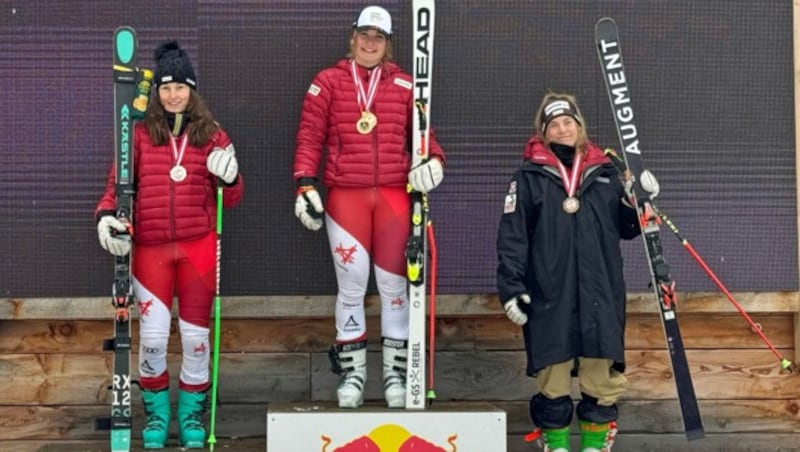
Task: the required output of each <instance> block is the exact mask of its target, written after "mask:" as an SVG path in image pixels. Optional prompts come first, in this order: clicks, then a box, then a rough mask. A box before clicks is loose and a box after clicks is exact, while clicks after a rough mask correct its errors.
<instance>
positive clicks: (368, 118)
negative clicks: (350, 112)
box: [356, 111, 378, 135]
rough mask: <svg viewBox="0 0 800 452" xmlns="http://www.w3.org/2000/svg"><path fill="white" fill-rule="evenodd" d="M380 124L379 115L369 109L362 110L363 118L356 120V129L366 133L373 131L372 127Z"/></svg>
mask: <svg viewBox="0 0 800 452" xmlns="http://www.w3.org/2000/svg"><path fill="white" fill-rule="evenodd" d="M377 124H378V117H377V116H375V115H374V114H372V113H371V112H369V111H362V112H361V118H359V119H358V121H356V129H358V133H360V134H362V135H366V134H368V133H370V132H372V129H374V128H375V126H376V125H377Z"/></svg>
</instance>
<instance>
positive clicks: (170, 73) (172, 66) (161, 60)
mask: <svg viewBox="0 0 800 452" xmlns="http://www.w3.org/2000/svg"><path fill="white" fill-rule="evenodd" d="M154 57H155V60H156V72H155V76H154V77H153V81H154V83H155V86H156V88H157V87H158V86H159V85H163V84H164V83H170V82H178V83H185V84H187V85H189V86H190V87H192V89H197V79H196V78H195V75H194V68H193V67H192V62H191V61H189V55H187V54H186V52H185V51H184V50H183V49H181V48H180V46H178V41H167V42H164V43H162V44H161V45H159V46H158V47H157V48H156V50H155V52H154Z"/></svg>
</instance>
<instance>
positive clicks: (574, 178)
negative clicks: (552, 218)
mask: <svg viewBox="0 0 800 452" xmlns="http://www.w3.org/2000/svg"><path fill="white" fill-rule="evenodd" d="M556 162H557V163H558V172H559V173H560V174H561V181H562V182H563V183H564V191H566V192H567V198H566V199H565V200H564V202H563V203H562V208H563V209H564V212H567V213H570V214H571V213H575V212H577V211H578V209H580V207H581V203H580V201H578V198H576V197H575V193H577V192H578V186H579V185H580V184H581V181H580V173H581V164H582V163H583V154H582V153H578V152H576V153H575V160H574V161H573V162H572V173H568V172H567V168H566V167H565V166H564V164H563V163H561V160H558V159H556Z"/></svg>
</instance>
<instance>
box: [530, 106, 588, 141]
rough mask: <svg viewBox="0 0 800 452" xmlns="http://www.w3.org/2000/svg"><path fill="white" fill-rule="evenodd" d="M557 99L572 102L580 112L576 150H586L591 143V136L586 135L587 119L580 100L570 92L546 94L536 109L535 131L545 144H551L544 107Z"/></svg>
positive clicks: (577, 119)
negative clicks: (547, 132)
mask: <svg viewBox="0 0 800 452" xmlns="http://www.w3.org/2000/svg"><path fill="white" fill-rule="evenodd" d="M556 100H565V101H567V102H569V103H570V104H572V106H573V107H574V108H575V112H577V114H578V118H576V122H577V123H578V141H577V142H576V143H575V151H576V152H585V151H586V146H587V145H588V143H589V138H588V137H587V136H586V126H585V123H586V122H585V121H586V120H585V119H584V117H583V113H582V112H581V108H580V107H579V106H578V102H577V101H576V99H575V96H573V95H572V94H568V93H556V92H552V91H550V92H548V93H547V94H545V95H544V98H543V99H542V103H541V104H539V108H538V109H537V110H536V116H535V117H534V118H533V127H534V130H535V133H536V134H538V135H539V136H540V137H541V138H542V141H543V142H544V144H545V145H549V144H550V143H549V142H548V141H547V139H546V138H545V131H544V127H543V126H544V107H546V106H547V105H549V104H550V103H551V102H553V101H556Z"/></svg>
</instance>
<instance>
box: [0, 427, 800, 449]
mask: <svg viewBox="0 0 800 452" xmlns="http://www.w3.org/2000/svg"><path fill="white" fill-rule="evenodd" d="M507 438H508V449H507V452H530V451H531V450H538V449H536V448H535V447H534V446H532V445H531V444H530V443H526V442H525V441H524V440H523V435H509V436H508V437H507ZM617 438H618V439H617V442H616V443H614V452H641V451H648V452H674V451H681V452H708V451H726V452H753V451H759V452H785V451H791V450H796V449H797V436H796V435H795V434H791V433H781V434H770V433H764V434H733V435H728V434H725V435H708V436H707V437H706V438H704V439H702V440H699V441H692V442H687V441H686V438H685V437H684V436H683V435H682V434H670V435H663V434H662V435H649V434H642V433H624V432H623V433H621V434H620V435H619V436H618V437H617ZM571 442H572V447H573V450H579V447H578V446H579V439H578V436H577V435H575V436H574V437H572V438H571ZM459 446H460V447H461V448H464V450H469V449H468V448H467V445H464V444H459ZM133 447H134V450H141V441H140V440H134V441H133ZM461 448H459V449H458V450H462V449H461ZM265 449H266V438H245V439H241V438H227V437H221V436H219V435H218V436H217V448H216V450H223V451H227V450H230V451H236V452H264V450H265ZM0 450H3V451H4V452H32V451H35V452H105V451H107V450H108V441H107V440H99V439H97V440H91V441H75V440H73V441H0ZM161 450H163V451H167V452H179V451H183V450H185V449H181V448H179V447H176V446H171V445H168V446H167V447H166V448H164V449H161ZM268 452H273V451H268ZM274 452H281V451H274Z"/></svg>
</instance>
